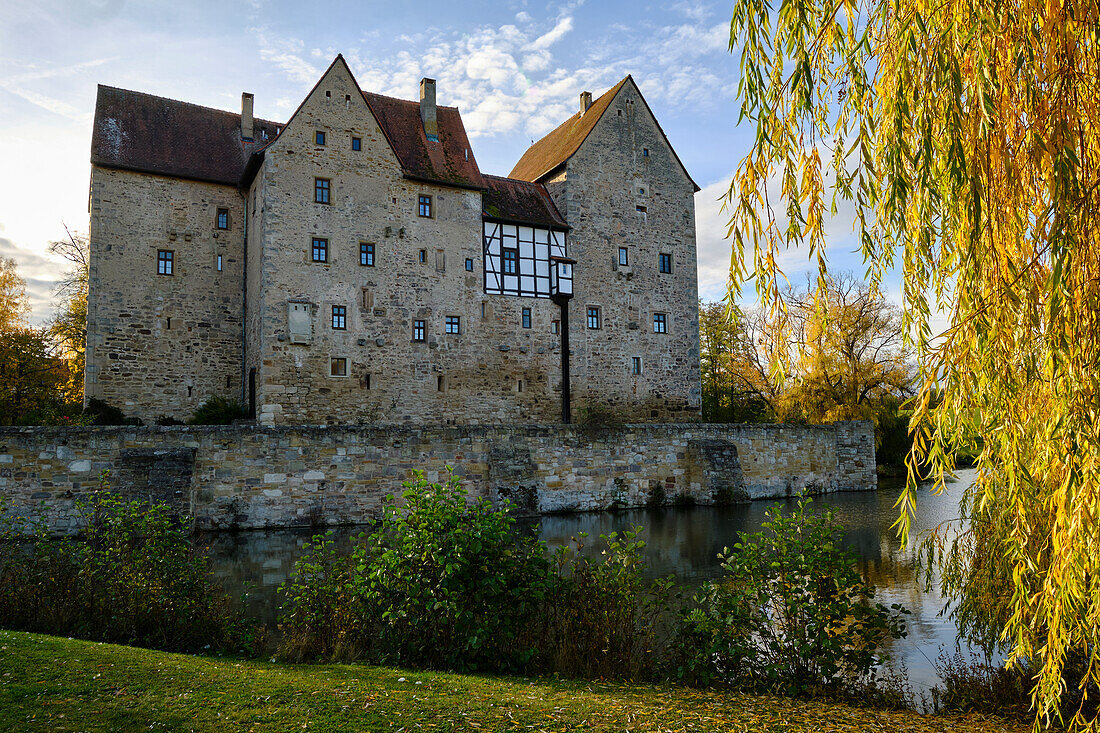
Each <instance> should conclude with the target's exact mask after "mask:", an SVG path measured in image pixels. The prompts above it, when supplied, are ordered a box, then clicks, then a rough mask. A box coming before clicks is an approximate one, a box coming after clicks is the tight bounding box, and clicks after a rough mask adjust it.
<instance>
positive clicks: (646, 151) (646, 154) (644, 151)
mask: <svg viewBox="0 0 1100 733" xmlns="http://www.w3.org/2000/svg"><path fill="white" fill-rule="evenodd" d="M642 157H643V158H648V157H649V148H642Z"/></svg>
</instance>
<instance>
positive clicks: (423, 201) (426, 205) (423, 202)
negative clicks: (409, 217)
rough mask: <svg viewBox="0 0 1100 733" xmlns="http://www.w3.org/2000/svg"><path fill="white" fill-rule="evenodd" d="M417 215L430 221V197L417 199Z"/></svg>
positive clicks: (422, 196)
mask: <svg viewBox="0 0 1100 733" xmlns="http://www.w3.org/2000/svg"><path fill="white" fill-rule="evenodd" d="M417 213H418V214H419V215H420V216H423V217H425V218H428V219H430V218H431V216H432V197H431V196H424V195H421V196H419V197H417Z"/></svg>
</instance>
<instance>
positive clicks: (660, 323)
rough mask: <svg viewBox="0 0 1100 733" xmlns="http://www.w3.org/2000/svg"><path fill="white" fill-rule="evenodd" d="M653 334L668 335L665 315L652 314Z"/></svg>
mask: <svg viewBox="0 0 1100 733" xmlns="http://www.w3.org/2000/svg"><path fill="white" fill-rule="evenodd" d="M653 333H668V315H667V314H665V313H654V314H653Z"/></svg>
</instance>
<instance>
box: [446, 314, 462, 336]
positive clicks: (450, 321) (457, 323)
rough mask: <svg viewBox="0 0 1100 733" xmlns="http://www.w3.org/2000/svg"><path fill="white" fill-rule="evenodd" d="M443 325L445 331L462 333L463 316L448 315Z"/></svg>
mask: <svg viewBox="0 0 1100 733" xmlns="http://www.w3.org/2000/svg"><path fill="white" fill-rule="evenodd" d="M443 326H444V327H443V332H444V333H462V318H461V317H459V316H447V318H446V320H445V321H444V324H443Z"/></svg>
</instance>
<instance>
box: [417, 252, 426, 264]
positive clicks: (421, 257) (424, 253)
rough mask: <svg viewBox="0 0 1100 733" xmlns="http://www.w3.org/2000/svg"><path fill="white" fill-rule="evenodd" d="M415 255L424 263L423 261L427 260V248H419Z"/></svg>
mask: <svg viewBox="0 0 1100 733" xmlns="http://www.w3.org/2000/svg"><path fill="white" fill-rule="evenodd" d="M416 256H417V259H419V260H420V264H424V263H425V262H427V261H428V250H426V249H422V250H420V252H419V253H418V254H417V255H416Z"/></svg>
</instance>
